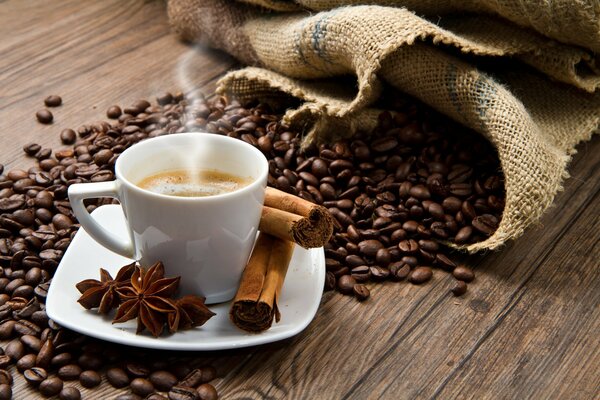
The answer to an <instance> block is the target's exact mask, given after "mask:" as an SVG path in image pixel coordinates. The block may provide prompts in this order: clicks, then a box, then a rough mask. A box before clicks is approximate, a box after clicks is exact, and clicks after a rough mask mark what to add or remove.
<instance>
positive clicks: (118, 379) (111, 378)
mask: <svg viewBox="0 0 600 400" xmlns="http://www.w3.org/2000/svg"><path fill="white" fill-rule="evenodd" d="M106 379H107V380H108V383H110V384H111V385H112V386H114V387H116V388H117V389H119V388H122V387H125V386H127V385H129V376H128V375H127V373H126V372H125V370H123V369H121V368H109V369H108V370H107V371H106Z"/></svg>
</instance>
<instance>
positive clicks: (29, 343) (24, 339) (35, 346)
mask: <svg viewBox="0 0 600 400" xmlns="http://www.w3.org/2000/svg"><path fill="white" fill-rule="evenodd" d="M21 343H23V344H24V345H25V347H27V348H28V349H29V350H31V351H33V352H35V353H37V352H38V351H40V348H41V347H42V343H41V341H40V339H39V338H37V337H35V336H33V335H23V336H21ZM26 369H27V368H26Z"/></svg>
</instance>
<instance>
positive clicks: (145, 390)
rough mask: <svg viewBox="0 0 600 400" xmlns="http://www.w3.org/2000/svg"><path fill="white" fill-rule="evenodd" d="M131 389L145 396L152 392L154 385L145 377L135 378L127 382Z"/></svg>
mask: <svg viewBox="0 0 600 400" xmlns="http://www.w3.org/2000/svg"><path fill="white" fill-rule="evenodd" d="M129 387H130V388H131V391H132V392H133V393H135V394H137V395H140V396H147V395H149V394H150V393H152V392H154V386H153V385H152V383H151V382H150V381H149V380H148V379H145V378H135V379H134V380H132V381H131V383H130V384H129Z"/></svg>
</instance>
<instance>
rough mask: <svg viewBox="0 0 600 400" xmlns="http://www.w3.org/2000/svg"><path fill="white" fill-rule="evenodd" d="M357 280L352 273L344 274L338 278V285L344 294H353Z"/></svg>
mask: <svg viewBox="0 0 600 400" xmlns="http://www.w3.org/2000/svg"><path fill="white" fill-rule="evenodd" d="M355 284H356V280H355V279H354V278H353V277H352V276H350V275H343V276H341V277H340V278H339V279H338V282H337V287H338V290H339V291H340V293H342V294H353V293H354V285H355Z"/></svg>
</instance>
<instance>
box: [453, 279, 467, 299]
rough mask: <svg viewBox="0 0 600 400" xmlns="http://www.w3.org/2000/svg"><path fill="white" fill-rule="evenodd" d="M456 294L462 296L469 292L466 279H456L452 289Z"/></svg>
mask: <svg viewBox="0 0 600 400" xmlns="http://www.w3.org/2000/svg"><path fill="white" fill-rule="evenodd" d="M450 291H451V292H452V294H454V295H455V296H457V297H458V296H462V295H463V294H465V293H466V292H467V284H466V283H465V281H456V282H455V283H454V286H453V287H452V289H451V290H450Z"/></svg>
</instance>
